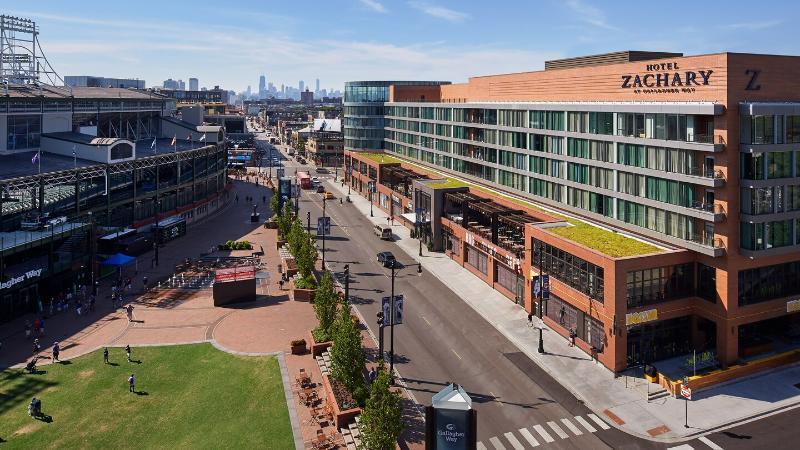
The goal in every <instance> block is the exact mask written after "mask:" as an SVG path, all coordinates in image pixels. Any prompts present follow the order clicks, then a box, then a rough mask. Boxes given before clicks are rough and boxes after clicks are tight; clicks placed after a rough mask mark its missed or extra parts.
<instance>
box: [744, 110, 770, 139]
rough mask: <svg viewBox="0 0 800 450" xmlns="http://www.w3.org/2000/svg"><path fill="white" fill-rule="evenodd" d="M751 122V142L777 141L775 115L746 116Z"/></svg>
mask: <svg viewBox="0 0 800 450" xmlns="http://www.w3.org/2000/svg"><path fill="white" fill-rule="evenodd" d="M745 117H747V118H749V122H750V142H745V143H749V144H772V143H773V142H775V137H774V131H775V128H774V127H775V116H745Z"/></svg>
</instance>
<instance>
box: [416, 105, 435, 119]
mask: <svg viewBox="0 0 800 450" xmlns="http://www.w3.org/2000/svg"><path fill="white" fill-rule="evenodd" d="M420 109H421V111H420V114H419V117H420V119H429V120H432V119H433V108H432V107H430V106H423V107H422V108H420Z"/></svg>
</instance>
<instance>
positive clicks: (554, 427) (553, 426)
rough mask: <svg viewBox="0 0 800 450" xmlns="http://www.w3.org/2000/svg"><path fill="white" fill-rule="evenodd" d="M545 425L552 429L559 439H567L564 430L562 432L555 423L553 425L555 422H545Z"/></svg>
mask: <svg viewBox="0 0 800 450" xmlns="http://www.w3.org/2000/svg"><path fill="white" fill-rule="evenodd" d="M547 424H548V425H550V428H552V429H553V431H555V432H556V434H557V435H558V437H560V438H561V439H566V438H568V437H569V435H568V434H567V433H565V432H564V430H562V429H561V427H560V426H558V424H557V423H555V422H547Z"/></svg>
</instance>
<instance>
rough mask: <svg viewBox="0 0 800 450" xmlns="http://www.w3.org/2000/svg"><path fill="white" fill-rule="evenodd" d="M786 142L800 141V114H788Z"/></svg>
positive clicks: (794, 142)
mask: <svg viewBox="0 0 800 450" xmlns="http://www.w3.org/2000/svg"><path fill="white" fill-rule="evenodd" d="M786 143H787V144H797V143H800V116H786Z"/></svg>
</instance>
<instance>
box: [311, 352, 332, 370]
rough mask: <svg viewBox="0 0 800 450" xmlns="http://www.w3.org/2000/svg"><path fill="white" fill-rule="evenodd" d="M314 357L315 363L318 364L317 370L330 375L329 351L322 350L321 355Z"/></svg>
mask: <svg viewBox="0 0 800 450" xmlns="http://www.w3.org/2000/svg"><path fill="white" fill-rule="evenodd" d="M315 359H316V360H317V365H318V366H319V370H320V371H321V372H322V374H323V375H330V367H331V354H330V352H323V353H322V356H317V357H316V358H315Z"/></svg>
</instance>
